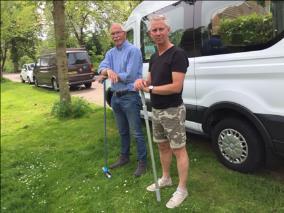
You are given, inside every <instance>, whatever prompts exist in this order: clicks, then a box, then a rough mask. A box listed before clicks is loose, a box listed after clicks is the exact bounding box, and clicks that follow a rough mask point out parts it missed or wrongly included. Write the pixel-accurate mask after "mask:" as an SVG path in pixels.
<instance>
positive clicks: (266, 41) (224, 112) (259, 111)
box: [125, 0, 284, 172]
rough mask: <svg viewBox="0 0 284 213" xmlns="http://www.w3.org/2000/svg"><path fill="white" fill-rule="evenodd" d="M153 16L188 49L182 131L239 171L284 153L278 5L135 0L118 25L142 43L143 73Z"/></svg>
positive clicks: (281, 10)
mask: <svg viewBox="0 0 284 213" xmlns="http://www.w3.org/2000/svg"><path fill="white" fill-rule="evenodd" d="M153 14H163V15H166V17H167V18H168V21H169V24H170V26H171V35H170V38H171V41H172V42H173V43H174V44H175V45H176V46H179V47H181V48H183V49H184V50H185V51H186V52H187V54H188V60H189V63H190V66H189V67H188V72H187V74H186V78H185V82H184V88H183V100H184V103H185V105H186V108H187V121H186V127H187V130H188V131H190V132H195V133H199V134H206V135H208V136H210V137H211V138H212V141H213V145H214V147H215V151H216V153H217V156H218V158H219V160H220V161H221V162H222V163H223V164H224V165H225V166H227V167H229V168H231V169H234V170H237V171H240V172H250V171H253V170H255V169H257V168H258V167H259V166H261V165H263V163H264V162H265V158H266V156H267V153H271V152H272V153H274V154H276V153H277V154H280V155H282V156H284V39H283V37H284V19H283V17H284V2H283V1H245V0H242V1H231V0H227V1H196V0H188V1H144V2H142V3H141V4H140V5H138V6H137V7H136V8H135V9H134V10H133V12H132V14H131V15H130V16H129V18H128V20H127V22H126V24H125V28H126V30H127V37H128V40H129V41H130V42H132V43H134V44H135V45H136V46H138V47H140V48H141V51H142V55H143V60H144V67H143V69H144V70H143V72H144V73H143V76H144V77H146V75H147V72H148V61H149V59H150V56H151V55H152V54H153V53H154V51H155V46H154V44H153V43H152V42H151V39H150V38H149V37H148V35H147V25H148V24H149V17H150V16H151V15H153ZM147 98H148V99H149V96H147ZM149 104H150V103H149ZM149 109H150V107H149Z"/></svg>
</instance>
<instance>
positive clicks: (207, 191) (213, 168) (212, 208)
mask: <svg viewBox="0 0 284 213" xmlns="http://www.w3.org/2000/svg"><path fill="white" fill-rule="evenodd" d="M58 99H59V96H58V93H56V92H53V91H49V90H47V89H40V88H35V87H34V86H31V85H27V84H19V83H12V82H9V81H4V82H3V83H1V212H13V213H14V212H33V213H34V212H119V213H120V212H165V211H167V209H166V207H165V203H166V202H167V201H168V199H169V198H170V196H171V194H172V193H173V192H174V191H175V187H171V188H167V189H163V190H162V191H161V197H162V202H161V203H157V202H156V198H155V193H150V192H147V191H146V190H145V187H146V186H147V185H148V184H149V183H151V182H152V180H153V176H152V172H151V171H152V170H151V168H150V169H148V172H147V173H146V174H145V175H144V176H142V177H140V178H134V177H133V175H132V174H133V172H134V170H135V168H136V160H135V157H136V149H135V143H132V144H133V147H132V153H133V154H132V155H131V163H130V164H128V165H127V166H125V167H122V168H119V169H116V170H113V171H111V172H112V175H113V177H112V178H111V179H107V178H105V177H104V175H103V173H102V169H101V168H102V167H103V166H104V160H103V156H104V155H103V109H102V108H101V107H98V106H95V105H93V106H92V108H93V111H92V112H90V113H89V114H87V115H86V116H84V117H82V118H80V119H69V120H58V119H56V118H54V117H53V116H51V114H50V112H51V108H52V105H53V103H54V102H55V101H56V100H58ZM107 120H108V142H109V146H110V150H109V158H110V161H111V162H113V161H114V160H115V159H116V157H117V155H118V152H119V137H118V133H117V129H116V127H115V124H114V118H113V116H112V113H111V111H110V110H108V114H107ZM145 136H146V134H145ZM208 147H209V146H208V145H207V144H204V143H199V144H198V143H189V144H188V145H187V148H188V151H189V154H190V159H191V163H190V172H189V180H188V187H189V192H190V195H189V198H188V199H187V200H186V201H185V202H184V204H183V205H182V206H181V207H179V208H178V209H175V210H169V212H284V183H283V181H282V180H279V179H276V178H274V177H273V176H271V175H269V174H266V173H265V172H258V173H256V174H254V175H252V174H247V175H246V174H240V173H238V172H234V171H231V170H229V169H227V168H225V167H223V166H222V165H221V164H220V163H219V162H218V161H217V160H216V158H215V156H214V154H213V152H212V150H210V149H209V148H208ZM154 148H155V154H156V160H158V155H157V149H156V146H154ZM149 165H151V163H150V158H149ZM156 165H157V167H158V174H161V170H160V165H159V164H158V163H157V164H156ZM171 169H172V176H173V180H174V182H175V183H177V169H176V166H175V165H173V166H172V168H171ZM175 186H176V185H175Z"/></svg>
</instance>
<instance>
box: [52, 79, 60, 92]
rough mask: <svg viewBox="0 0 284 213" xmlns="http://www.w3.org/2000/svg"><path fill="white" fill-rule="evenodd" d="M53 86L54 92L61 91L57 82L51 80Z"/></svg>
mask: <svg viewBox="0 0 284 213" xmlns="http://www.w3.org/2000/svg"><path fill="white" fill-rule="evenodd" d="M51 85H52V89H53V90H54V91H58V90H59V87H58V84H57V82H56V80H55V79H52V80H51Z"/></svg>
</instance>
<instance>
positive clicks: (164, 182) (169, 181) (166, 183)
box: [147, 178, 173, 192]
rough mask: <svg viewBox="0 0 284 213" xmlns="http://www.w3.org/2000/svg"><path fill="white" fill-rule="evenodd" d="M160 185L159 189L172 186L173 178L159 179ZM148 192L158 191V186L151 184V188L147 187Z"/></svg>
mask: <svg viewBox="0 0 284 213" xmlns="http://www.w3.org/2000/svg"><path fill="white" fill-rule="evenodd" d="M158 185H159V188H164V187H167V186H171V185H173V183H172V179H171V178H159V179H158ZM147 190H148V191H150V192H154V191H156V184H155V183H153V184H151V185H150V186H148V187H147Z"/></svg>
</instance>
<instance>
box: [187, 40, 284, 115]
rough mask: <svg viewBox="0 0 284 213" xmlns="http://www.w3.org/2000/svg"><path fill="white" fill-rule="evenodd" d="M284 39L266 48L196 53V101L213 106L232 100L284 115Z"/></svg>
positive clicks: (246, 105)
mask: <svg viewBox="0 0 284 213" xmlns="http://www.w3.org/2000/svg"><path fill="white" fill-rule="evenodd" d="M283 43H284V40H283V39H282V41H281V42H279V43H277V44H276V45H274V46H272V47H271V48H267V49H264V50H259V51H251V52H242V53H233V54H225V55H213V56H203V57H196V58H195V73H196V97H197V102H196V104H197V105H199V106H205V107H210V106H211V105H213V104H215V103H216V102H223V101H227V102H230V101H231V102H233V103H238V104H240V105H242V106H244V107H246V108H247V109H249V110H251V111H252V112H254V113H262V114H276V115H284V108H283V102H284V98H280V97H283V91H284V83H283V82H284V70H283V67H284V51H280V49H281V48H282V49H284V47H283ZM268 78H269V82H270V83H269V84H268V83H267V80H268ZM272 82H273V83H272ZM185 84H187V82H185ZM275 97H279V98H275Z"/></svg>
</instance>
